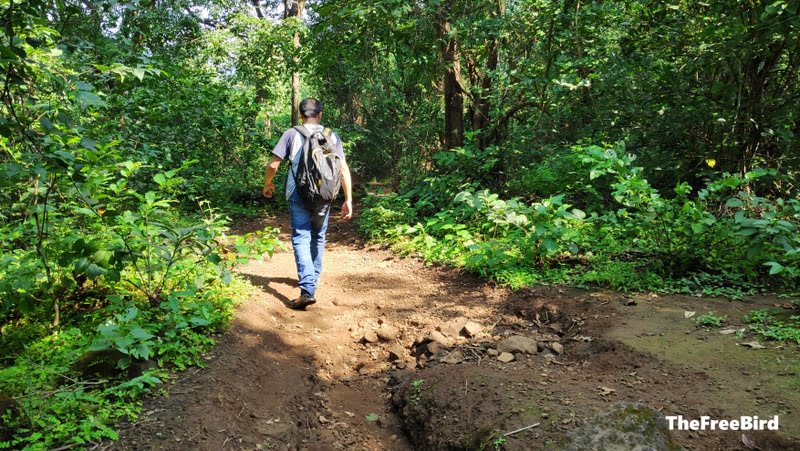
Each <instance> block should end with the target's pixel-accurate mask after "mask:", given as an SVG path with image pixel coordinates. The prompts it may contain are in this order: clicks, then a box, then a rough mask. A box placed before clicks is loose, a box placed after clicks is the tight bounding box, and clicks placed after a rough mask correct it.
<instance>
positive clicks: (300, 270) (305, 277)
mask: <svg viewBox="0 0 800 451" xmlns="http://www.w3.org/2000/svg"><path fill="white" fill-rule="evenodd" d="M300 116H301V118H302V120H303V125H302V127H305V128H306V130H307V131H308V133H309V134H313V133H316V132H323V130H325V132H326V137H327V136H328V135H327V133H328V130H326V129H325V128H324V127H323V126H322V125H321V123H320V121H321V120H322V103H320V101H319V100H317V99H313V98H308V99H304V100H303V101H302V102H300ZM329 133H330V137H329V139H330V140H331V141H332V142H331V144H333V148H334V150H335V152H336V154H337V155H338V156H339V158H340V161H341V181H342V188H343V189H344V197H345V201H344V204H343V205H342V218H344V219H350V218H351V217H352V216H353V197H352V184H351V181H350V168H349V167H348V166H347V162H346V161H345V158H344V149H343V148H342V141H341V139H339V137H338V136H336V134H335V133H333V132H329ZM306 139H307V138H306V137H304V136H303V133H301V132H300V131H298V130H297V129H295V128H290V129H289V130H287V131H286V132H284V133H283V136H281V139H280V141H278V144H277V145H276V146H275V149H274V150H273V151H272V160H271V161H270V162H269V165H267V170H266V173H265V175H264V191H263V193H264V196H265V197H268V198H269V197H272V194H273V193H274V192H275V185H274V184H273V183H272V179H273V178H274V177H275V173H276V172H277V171H278V167H279V166H280V164H281V162H282V161H283V160H285V159H287V158H288V159H289V163H290V164H291V169H290V171H289V176H288V177H287V178H286V200H287V201H288V202H289V214H290V216H291V222H292V248H293V249H294V260H295V263H297V279H298V281H297V285H298V287H299V288H300V297H299V298H297V299H295V300H293V301H291V303H290V304H289V307H290V308H292V309H295V310H304V309H305V308H306V307H308V306H309V305H311V304H314V303H315V302H317V301H316V299H315V298H314V295H315V293H316V290H317V283H318V282H319V275H320V273H321V272H322V252H323V250H324V248H325V232H326V231H327V229H328V217H329V216H330V204H325V205H320V206H315V207H311V206H308V205H306V203H305V202H304V201H303V199H302V198H301V196H300V192H299V190H298V189H296V183H295V178H294V174H295V172H293V171H297V168H298V164H299V163H300V157H301V155H302V153H303V145H304V144H305V140H306Z"/></svg>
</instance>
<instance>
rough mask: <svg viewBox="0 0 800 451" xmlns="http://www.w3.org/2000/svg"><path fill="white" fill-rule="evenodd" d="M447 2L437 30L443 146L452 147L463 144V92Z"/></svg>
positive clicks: (440, 14)
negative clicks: (440, 62)
mask: <svg viewBox="0 0 800 451" xmlns="http://www.w3.org/2000/svg"><path fill="white" fill-rule="evenodd" d="M449 13H450V11H449V4H445V5H443V6H442V7H441V8H440V9H439V32H440V37H441V40H442V44H441V51H442V62H443V63H444V65H445V69H444V78H443V84H444V147H445V149H453V148H456V147H461V146H463V145H464V93H463V92H462V91H461V85H460V84H459V82H458V81H459V79H460V78H461V62H460V60H459V50H458V41H457V40H456V39H455V38H453V37H452V36H450V32H451V31H452V27H451V25H450V18H449Z"/></svg>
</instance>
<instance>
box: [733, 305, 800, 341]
mask: <svg viewBox="0 0 800 451" xmlns="http://www.w3.org/2000/svg"><path fill="white" fill-rule="evenodd" d="M745 320H746V321H747V323H748V324H750V332H753V333H755V334H757V335H759V336H760V337H761V338H763V339H765V340H774V341H792V342H794V343H797V344H800V315H796V314H790V313H787V312H771V311H769V310H765V309H759V310H751V311H750V312H749V313H748V314H747V317H746V318H745Z"/></svg>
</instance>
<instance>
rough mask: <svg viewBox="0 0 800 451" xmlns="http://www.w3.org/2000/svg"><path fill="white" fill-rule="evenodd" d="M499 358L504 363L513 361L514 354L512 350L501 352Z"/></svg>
mask: <svg viewBox="0 0 800 451" xmlns="http://www.w3.org/2000/svg"><path fill="white" fill-rule="evenodd" d="M497 360H499V361H501V362H503V363H509V362H513V361H514V354H511V353H510V352H504V353H502V354H500V355H499V356H497Z"/></svg>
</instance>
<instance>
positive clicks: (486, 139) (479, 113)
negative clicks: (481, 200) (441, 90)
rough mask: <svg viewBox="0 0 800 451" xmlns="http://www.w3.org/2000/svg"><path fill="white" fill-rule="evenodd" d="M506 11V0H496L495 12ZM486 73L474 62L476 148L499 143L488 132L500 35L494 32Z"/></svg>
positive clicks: (496, 136)
mask: <svg viewBox="0 0 800 451" xmlns="http://www.w3.org/2000/svg"><path fill="white" fill-rule="evenodd" d="M505 12H506V0H497V10H496V11H495V14H496V15H497V16H498V17H499V16H502V15H504V14H505ZM487 49H488V50H487V55H486V73H484V74H480V73H479V72H478V69H477V64H475V70H474V72H475V75H474V76H473V77H472V79H473V84H474V85H475V86H480V87H481V88H480V92H478V93H477V95H476V96H474V103H475V105H474V108H473V115H472V129H473V131H475V132H478V149H479V150H486V149H487V148H488V147H489V146H490V145H492V144H500V143H499V142H497V139H498V138H499V137H500V135H498V134H496V133H493V132H490V130H489V115H490V114H491V111H492V102H491V100H490V98H489V96H490V95H491V92H492V74H493V73H494V71H496V70H497V63H498V60H499V53H500V37H499V36H497V35H496V34H495V35H494V36H492V37H491V39H490V40H489V41H488V42H487Z"/></svg>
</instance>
